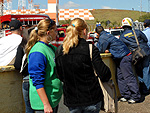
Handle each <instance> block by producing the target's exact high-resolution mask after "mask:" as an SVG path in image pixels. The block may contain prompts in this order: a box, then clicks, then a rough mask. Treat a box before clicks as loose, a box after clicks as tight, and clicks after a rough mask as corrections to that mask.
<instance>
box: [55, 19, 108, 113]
mask: <svg viewBox="0 0 150 113" xmlns="http://www.w3.org/2000/svg"><path fill="white" fill-rule="evenodd" d="M87 34H88V27H87V24H86V22H85V21H84V20H82V19H80V18H75V19H73V20H72V21H71V24H70V26H69V27H68V28H67V31H66V37H65V39H64V42H63V45H62V46H59V48H58V49H57V51H56V54H55V61H56V69H57V73H58V78H59V79H60V80H61V81H62V82H63V83H64V84H63V91H64V104H65V105H66V106H67V107H68V108H69V110H70V113H99V112H100V109H101V104H102V99H103V94H102V90H101V88H100V85H99V82H98V78H97V77H96V76H95V75H94V71H93V67H94V68H95V70H96V72H97V74H98V76H99V77H100V78H101V80H102V81H103V82H104V81H108V80H109V79H110V76H111V73H110V70H109V68H108V67H107V66H106V65H105V64H104V62H103V61H102V59H101V57H100V53H99V50H98V49H97V48H96V47H95V46H94V45H93V49H92V62H91V59H90V52H89V43H88V42H86V38H87ZM92 65H93V66H92Z"/></svg>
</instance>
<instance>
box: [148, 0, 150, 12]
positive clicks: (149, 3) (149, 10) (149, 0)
mask: <svg viewBox="0 0 150 113" xmlns="http://www.w3.org/2000/svg"><path fill="white" fill-rule="evenodd" d="M149 12H150V0H148V13H149Z"/></svg>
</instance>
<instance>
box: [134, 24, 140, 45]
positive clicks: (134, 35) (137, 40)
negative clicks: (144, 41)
mask: <svg viewBox="0 0 150 113" xmlns="http://www.w3.org/2000/svg"><path fill="white" fill-rule="evenodd" d="M132 31H133V33H134V37H135V40H136V43H137V45H138V46H140V44H139V41H138V38H137V35H136V33H135V29H134V26H133V25H132Z"/></svg>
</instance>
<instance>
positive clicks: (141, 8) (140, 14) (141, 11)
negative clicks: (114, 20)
mask: <svg viewBox="0 0 150 113" xmlns="http://www.w3.org/2000/svg"><path fill="white" fill-rule="evenodd" d="M140 8H141V11H140V16H142V0H141V5H140Z"/></svg>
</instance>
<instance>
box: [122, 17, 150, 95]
mask: <svg viewBox="0 0 150 113" xmlns="http://www.w3.org/2000/svg"><path fill="white" fill-rule="evenodd" d="M122 27H123V29H124V32H123V34H122V35H121V36H120V39H121V40H122V41H123V42H124V43H125V44H126V45H127V47H128V48H129V50H130V51H131V52H132V51H133V50H134V49H136V48H137V47H138V46H137V43H136V39H135V36H134V33H133V30H132V27H133V20H132V19H131V18H128V17H127V18H124V19H123V20H122ZM135 33H136V36H137V39H138V41H139V44H140V48H141V49H143V51H144V52H145V53H146V54H147V56H146V57H144V58H143V59H142V60H141V61H140V62H139V63H137V64H136V65H135V70H136V73H137V75H138V79H139V81H140V91H141V93H142V94H144V95H147V94H149V91H148V90H149V88H150V70H149V61H150V57H149V55H150V49H149V47H148V45H147V42H148V40H147V37H146V36H145V34H144V33H143V32H142V31H140V30H135Z"/></svg>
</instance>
